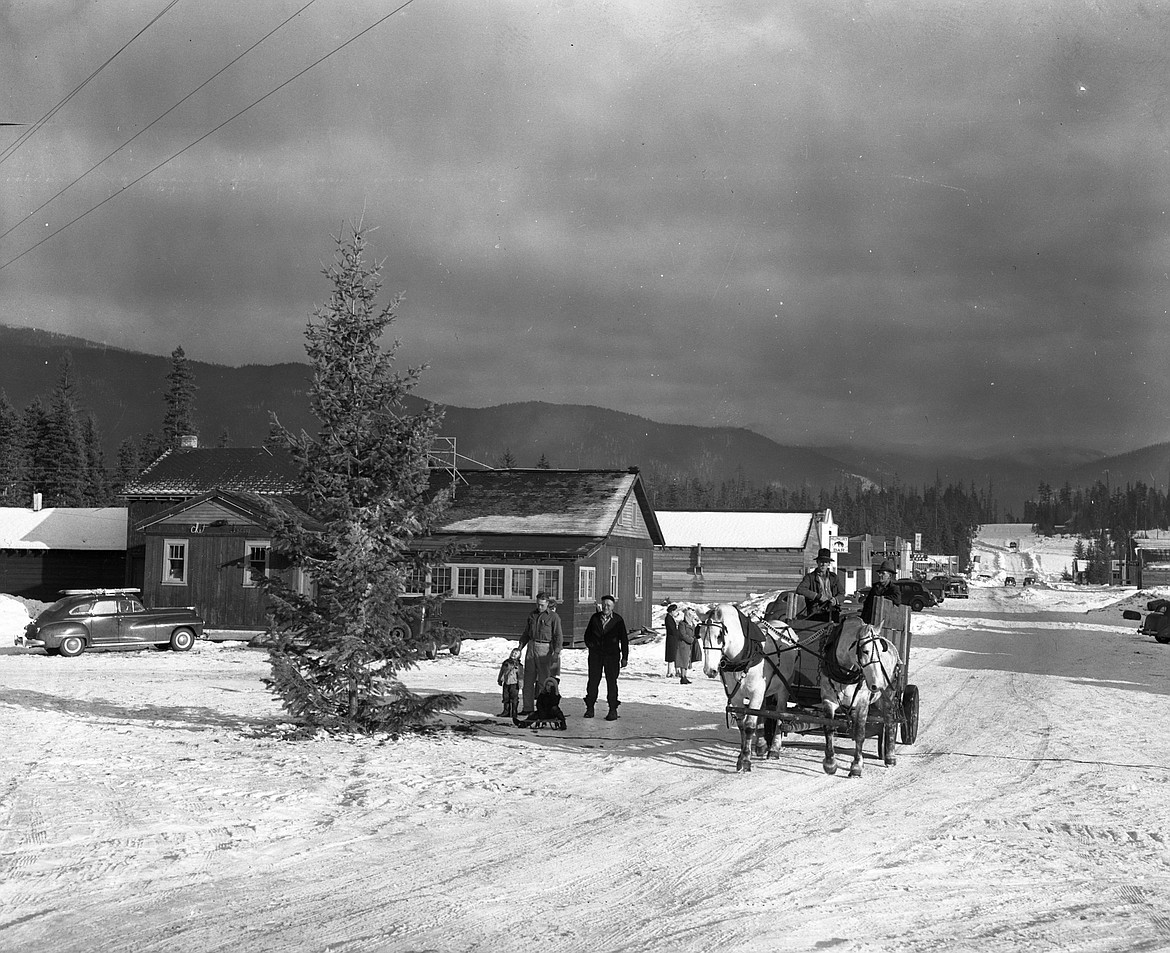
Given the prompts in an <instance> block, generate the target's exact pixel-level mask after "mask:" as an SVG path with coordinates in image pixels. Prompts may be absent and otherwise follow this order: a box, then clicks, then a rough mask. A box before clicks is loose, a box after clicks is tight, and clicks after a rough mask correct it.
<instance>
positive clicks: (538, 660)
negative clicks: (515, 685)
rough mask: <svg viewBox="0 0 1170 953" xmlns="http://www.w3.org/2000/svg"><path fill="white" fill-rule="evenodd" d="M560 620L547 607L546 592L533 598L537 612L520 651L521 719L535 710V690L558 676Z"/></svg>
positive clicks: (525, 627) (561, 637)
mask: <svg viewBox="0 0 1170 953" xmlns="http://www.w3.org/2000/svg"><path fill="white" fill-rule="evenodd" d="M562 641H563V636H562V635H561V617H560V616H558V615H557V614H556V613H555V612H554V611H553V610H552V607H551V606H550V605H549V598H548V593H547V592H538V593H537V594H536V608H535V609H533V610H532V612H531V613H530V614H529V616H528V621H527V622H526V623H525V625H524V634H523V635H521V636H520V648H521V649H524V648H525V647H526V646H527V649H528V651H527V652H525V653H524V698H523V711H521V714H522V715H531V714H532V712H533V711H534V710H535V709H536V686H537V685H543V684H544V683H545V682H547V681H548V680H549V679H550V678H559V677H560V674H561V643H562Z"/></svg>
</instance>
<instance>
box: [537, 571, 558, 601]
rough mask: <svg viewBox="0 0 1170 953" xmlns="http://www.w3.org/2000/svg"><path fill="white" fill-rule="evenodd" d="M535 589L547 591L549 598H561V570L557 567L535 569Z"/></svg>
mask: <svg viewBox="0 0 1170 953" xmlns="http://www.w3.org/2000/svg"><path fill="white" fill-rule="evenodd" d="M536 591H537V592H547V593H548V597H549V598H550V599H556V600H557V601H558V602H560V600H561V571H560V570H559V569H538V570H536Z"/></svg>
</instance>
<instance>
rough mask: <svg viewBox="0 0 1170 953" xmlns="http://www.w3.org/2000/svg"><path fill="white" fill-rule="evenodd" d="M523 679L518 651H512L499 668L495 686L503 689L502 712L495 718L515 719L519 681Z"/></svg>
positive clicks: (517, 711)
mask: <svg viewBox="0 0 1170 953" xmlns="http://www.w3.org/2000/svg"><path fill="white" fill-rule="evenodd" d="M521 678H523V668H522V667H521V665H520V650H519V649H512V654H511V655H509V656H508V657H507V658H506V659H504V664H503V665H501V666H500V675H499V678H497V679H496V684H498V685H500V686H501V688H502V689H503V696H504V710H503V711H502V712H500V714H499V715H498V716H497V717H500V718H515V717H516V716H517V715H518V714H519V713H520V679H521Z"/></svg>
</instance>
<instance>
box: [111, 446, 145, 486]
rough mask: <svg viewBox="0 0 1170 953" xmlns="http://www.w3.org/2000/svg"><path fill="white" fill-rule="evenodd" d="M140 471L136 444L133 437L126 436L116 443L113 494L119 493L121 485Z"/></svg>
mask: <svg viewBox="0 0 1170 953" xmlns="http://www.w3.org/2000/svg"><path fill="white" fill-rule="evenodd" d="M141 472H142V467H141V465H140V464H139V451H138V444H136V443H135V442H134V438H133V437H126V438H124V439H123V440H122V442H121V443H120V444H118V464H117V470H116V471H115V475H114V486H113V487H112V491H113V492H114V493H115V494H117V493H120V492H121V491H122V487H124V486H125V485H126V484H127V483H129V482H130V481H131V480H133V479H134V478H135V477H137V476H138V474H139V473H141Z"/></svg>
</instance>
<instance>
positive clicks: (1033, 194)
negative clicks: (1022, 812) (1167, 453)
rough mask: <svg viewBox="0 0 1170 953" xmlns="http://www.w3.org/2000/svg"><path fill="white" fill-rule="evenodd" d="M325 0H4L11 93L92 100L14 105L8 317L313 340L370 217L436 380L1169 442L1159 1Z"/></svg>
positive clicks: (1107, 442)
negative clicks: (356, 235) (332, 280)
mask: <svg viewBox="0 0 1170 953" xmlns="http://www.w3.org/2000/svg"><path fill="white" fill-rule="evenodd" d="M306 2H307V0H288V2H285V0H249V2H248V3H246V4H245V3H239V2H229V0H208V2H198V3H197V2H195V0H179V2H177V3H174V4H169V2H168V0H150V2H142V0H119V2H116V3H115V2H103V3H98V2H94V0H85V2H81V0H75V2H65V0H0V121H3V122H25V123H29V124H32V123H36V122H37V121H38V120H40V119H41V118H42V117H44V116H46V114H48V113H49V112H50V110H53V109H54V107H56V106H58V105H59V104H60V103H61V101H62V100H63V99H65V97H67V96H69V95H70V93H71V92H74V91H75V94H74V95H73V96H72V98H70V99H69V100H68V102H66V103H65V104H64V105H63V106H61V107H60V109H58V110H57V111H56V112H54V113H52V115H51V117H50V118H49V119H48V121H47V122H45V123H44V125H43V126H41V127H40V128H36V127H33V126H5V127H0V146H3V152H2V153H0V156H2V158H0V181H2V183H3V188H2V189H0V215H2V220H0V231H3V232H5V234H4V235H3V237H2V238H0V323H5V324H12V325H30V326H33V327H39V328H44V329H48V330H54V331H63V332H68V333H72V334H77V335H80V336H83V337H86V338H90V339H93V340H101V341H106V342H109V343H112V344H117V345H121V346H126V347H130V348H134V349H137V350H144V351H149V352H152V353H169V352H170V351H171V350H172V349H173V348H174V347H175V346H176V345H180V344H181V345H182V346H183V347H184V349H185V350H186V353H187V354H188V356H189V357H192V358H195V359H198V360H205V361H214V362H218V363H226V364H244V363H274V362H278V361H293V360H303V359H304V349H303V343H304V341H303V336H302V335H303V330H304V326H305V322H306V320H307V318H308V316H309V314H310V312H311V310H312V308H313V306H314V305H315V304H316V303H318V302H320V301H322V300H324V299H325V298H326V297H327V295H328V290H329V288H328V285H327V283H326V282H325V279H324V278H323V277H322V275H321V273H320V271H321V267H322V264H323V262H324V261H326V260H327V259H328V258H329V257H330V256H331V252H332V244H331V235H334V234H336V233H337V232H338V230H339V228H341V227H342V225H343V223H347V222H353V221H355V220H358V219H364V221H365V223H366V224H367V225H371V226H376V227H377V231H376V232H374V234H373V236H372V247H373V249H374V250H375V252H376V254H377V256H378V257H379V258H383V257H384V258H385V259H386V264H385V276H386V284H387V288H388V290H390V291H403V292H405V295H406V298H405V301H404V304H403V307H402V309H401V312H400V319H399V321H398V322H397V324H396V325H395V329H396V335H397V337H398V338H399V339H401V340H402V342H403V349H402V351H401V356H402V358H403V360H404V361H406V362H408V363H412V364H413V363H420V362H427V363H429V364H430V365H431V369H430V370H429V371H428V372H427V373H426V375H425V377H424V379H423V384H422V387H421V389H420V393H421V394H422V395H423V396H426V397H429V398H431V399H433V400H438V401H441V402H447V403H452V404H458V405H463V406H484V405H489V404H497V403H504V402H509V401H519V400H545V401H554V402H559V403H587V404H596V405H601V406H604V407H611V408H615V409H619V410H625V411H630V412H633V413H638V414H642V415H645V416H647V417H651V418H653V419H655V420H660V421H666V422H672V423H694V424H705V425H706V424H721V425H723V424H726V425H733V426H742V427H747V428H749V429H751V430H754V431H757V432H758V433H761V434H764V435H765V436H768V437H771V438H773V439H777V440H780V441H782V442H791V443H801V444H808V445H814V446H826V445H831V444H835V443H840V442H847V441H853V442H855V443H861V444H875V443H877V444H880V443H885V442H889V443H897V444H920V445H922V446H924V447H937V448H943V449H948V450H969V451H980V450H984V449H988V448H996V449H1002V448H1007V447H1017V448H1029V447H1035V446H1060V445H1076V446H1085V447H1093V448H1096V449H1099V450H1102V451H1106V452H1116V451H1122V450H1126V449H1132V448H1135V447H1139V446H1144V445H1147V444H1150V443H1155V442H1160V441H1164V440H1168V439H1170V345H1168V343H1167V341H1168V336H1167V327H1168V322H1170V313H1168V308H1170V303H1168V302H1170V277H1168V270H1170V217H1168V215H1167V210H1168V209H1170V95H1168V93H1170V78H1168V77H1170V54H1167V52H1166V51H1167V50H1168V49H1170V4H1164V3H1159V2H1149V3H1138V2H1111V0H1101V2H1085V0H1054V2H1032V0H1012V2H1009V0H1002V2H963V3H957V2H945V0H931V2H920V0H890V2H847V0H841V2H825V0H807V2H805V0H792V2H789V0H786V2H783V3H778V2H775V0H767V2H751V0H727V2H706V0H704V2H691V0H661V2H658V0H629V2H603V0H580V2H573V0H557V2H546V0H514V2H510V0H490V2H483V0H412V2H409V3H408V4H407V5H406V6H405V7H403V8H401V9H400V10H398V12H393V11H394V10H395V8H396V7H397V6H398V2H393V0H392V2H385V3H383V2H372V0H362V2H356V0H345V2H341V0H316V2H311V3H308V5H307V6H306ZM399 2H400V0H399ZM302 8H303V9H302ZM298 10H300V11H301V12H299V13H298V12H297V11H298ZM159 14H162V15H161V16H159ZM294 14H295V16H294ZM156 17H158V19H157V20H154V18H156ZM290 17H292V19H291V20H289V19H288V18H290ZM152 20H154V22H153V23H151V21H152ZM285 20H288V22H287V23H286V24H285V25H283V26H281V24H282V22H283V21H285ZM378 21H382V22H378ZM148 24H149V27H148ZM144 27H148V28H147V29H146V30H145V32H141V31H143V28H144ZM278 27H279V29H277V28H278ZM274 29H275V32H274V33H272V35H271V36H270V37H269V38H268V39H266V40H264V41H263V42H262V43H260V45H259V46H256V47H255V49H252V50H250V51H248V50H249V47H251V46H252V45H253V44H255V43H257V42H258V41H260V40H261V39H262V38H263V37H264V36H265V34H268V33H269V32H270V31H273V30H274ZM363 31H367V32H364V33H363ZM136 34H140V35H137V36H136ZM358 34H362V35H360V36H358ZM355 36H357V37H358V38H357V39H354V40H353V41H352V42H349V41H350V40H351V38H353V37H355ZM131 40H132V42H129V41H131ZM128 42H129V45H126V44H127V43H128ZM343 44H348V45H344V46H343ZM123 47H124V49H123ZM339 47H340V49H339ZM119 50H121V52H119ZM334 51H336V52H334ZM114 54H117V55H116V56H114ZM241 54H244V55H243V56H242V58H240V59H239V60H238V62H236V63H234V65H231V66H229V64H231V63H232V61H233V60H234V59H236V58H237V57H241ZM329 54H332V55H329ZM112 56H113V57H114V58H113V60H112V61H110V62H109V63H108V65H106V66H105V67H104V69H101V71H100V72H98V73H97V75H93V76H92V79H89V82H86V80H87V78H89V77H91V75H92V74H94V72H95V71H96V70H98V69H99V67H101V66H102V64H103V63H106V61H107V60H109V59H110V57H112ZM323 57H326V58H325V59H322V58H323ZM318 61H319V62H318ZM314 63H316V65H313V64H314ZM225 67H228V68H227V69H226V70H224V68H225ZM220 70H224V72H222V73H221V74H220V75H219V76H218V77H216V78H215V79H213V80H212V81H211V82H209V83H207V85H206V86H204V87H203V88H202V89H200V90H199V91H198V92H196V93H195V94H194V95H192V96H190V98H189V99H187V100H186V101H185V102H182V104H181V105H178V106H177V107H176V104H177V103H179V102H180V100H183V98H184V97H185V96H187V95H188V94H189V93H191V92H192V90H195V89H197V87H199V86H200V85H201V84H203V83H205V82H206V81H207V80H208V79H209V78H210V77H212V76H213V75H214V74H215V73H217V71H220ZM297 74H301V75H299V76H298V75H297ZM294 77H295V78H294ZM83 83H84V85H82V84H83ZM282 84H284V85H282ZM79 86H80V87H81V88H80V89H78V87H79ZM274 90H275V91H274ZM253 104H255V105H253ZM172 107H176V108H172ZM249 107H250V108H249ZM167 110H171V111H170V112H169V113H167V115H165V116H164V117H163V118H162V119H159V120H158V121H157V122H154V124H153V125H150V124H151V123H152V122H153V121H154V120H156V118H157V117H159V116H160V115H161V114H163V113H166V112H167ZM233 117H234V118H233ZM221 124H223V125H222V126H221ZM148 125H150V128H149V129H145V127H146V126H148ZM217 126H221V128H218V130H216V127H217ZM144 129H145V131H143V130H144ZM213 130H215V131H213ZM29 132H32V133H33V134H32V135H30V136H28V138H27V140H26V141H24V142H21V141H20V138H21V137H22V136H25V135H27V134H28V133H29ZM209 133H210V134H209ZM135 136H136V138H133V140H132V141H130V142H129V144H127V145H125V147H124V148H121V149H120V151H118V152H117V153H116V154H114V155H113V156H111V157H110V158H108V159H106V160H105V161H104V162H102V161H101V160H103V159H104V158H105V157H106V156H107V155H108V154H109V153H111V152H113V151H114V150H116V149H119V147H120V146H123V144H124V143H127V140H130V139H131V137H135ZM201 137H202V138H201ZM172 157H174V158H172ZM168 159H169V160H170V161H167V160H168ZM99 162H100V165H97V168H93V167H94V166H95V164H98V163H99ZM160 163H165V164H162V165H161V167H159V168H157V170H155V171H151V170H152V169H155V167H156V166H160ZM91 169H92V171H90V170H91ZM147 173H149V174H147ZM83 175H84V178H81V180H80V181H77V182H76V184H73V183H74V182H75V180H77V179H78V178H79V177H81V176H83ZM143 175H145V178H140V177H141V176H143ZM64 189H67V191H65V192H64V193H63V194H60V195H58V193H59V192H61V191H62V190H64ZM50 200H51V201H50ZM107 200H108V201H107ZM103 201H104V203H105V204H101V205H100V207H96V208H95V206H98V204H99V203H102V202H103ZM46 202H47V203H48V204H44V203H46ZM42 205H43V207H40V208H39V206H42ZM91 209H92V211H90V210H91ZM86 213H88V214H86ZM82 215H84V217H82V218H78V216H82ZM74 220H76V221H74ZM71 222H72V224H70V223H71ZM58 229H61V230H60V231H58ZM54 233H55V234H54ZM50 236H51V237H50ZM38 242H43V244H40V245H39V246H37V247H33V246H36V245H37V243H38ZM26 252H27V253H26Z"/></svg>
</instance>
